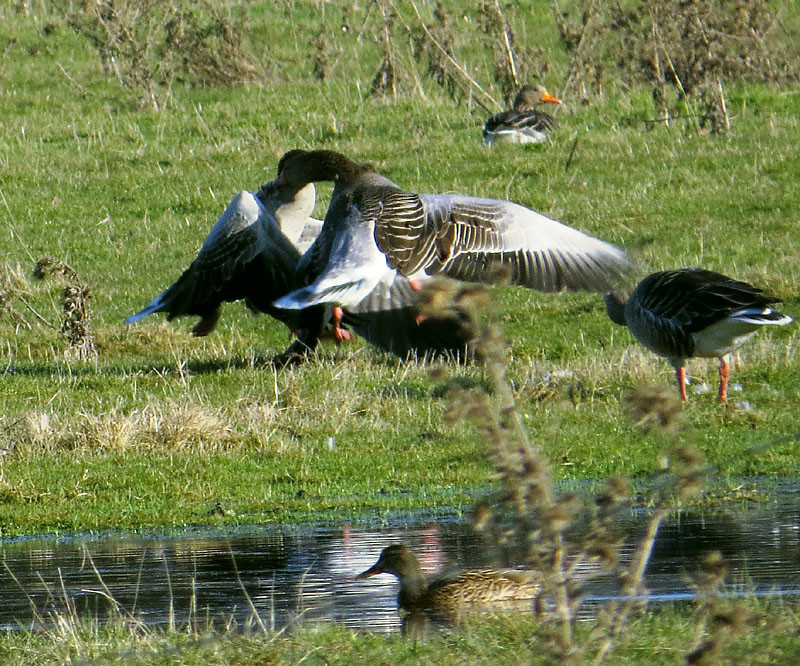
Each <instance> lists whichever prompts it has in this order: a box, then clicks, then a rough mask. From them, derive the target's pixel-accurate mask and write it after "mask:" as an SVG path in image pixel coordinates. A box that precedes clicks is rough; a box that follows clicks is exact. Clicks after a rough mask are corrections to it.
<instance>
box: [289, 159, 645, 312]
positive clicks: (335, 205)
mask: <svg viewBox="0 0 800 666" xmlns="http://www.w3.org/2000/svg"><path fill="white" fill-rule="evenodd" d="M320 180H333V181H334V182H335V186H334V190H333V195H332V197H331V202H330V206H329V207H328V212H327V213H326V215H325V220H324V222H323V226H322V231H321V232H320V234H319V236H318V237H317V240H316V241H315V242H314V244H313V245H312V246H311V247H310V248H309V250H308V252H306V254H305V255H304V256H303V258H302V259H301V260H300V262H299V263H298V283H300V284H305V285H306V286H304V287H301V288H300V289H297V290H295V291H293V292H291V293H289V294H287V295H285V296H283V297H281V298H279V299H278V300H277V301H276V302H275V305H276V306H277V307H280V308H287V309H303V308H308V307H309V306H312V305H318V304H322V303H329V304H334V305H338V306H343V307H345V308H354V307H357V306H358V304H359V303H360V302H361V301H362V300H363V299H364V298H365V297H366V296H367V295H368V294H369V293H370V292H372V290H373V289H375V287H376V285H378V284H379V283H381V282H387V283H391V281H392V280H393V279H394V277H395V276H396V275H397V273H400V274H402V275H405V276H406V277H408V278H409V280H410V281H411V284H412V285H415V286H418V285H419V284H420V283H421V282H422V281H424V280H425V279H427V278H428V277H429V276H431V275H435V274H442V275H445V276H448V277H451V278H454V279H457V280H464V281H469V282H494V281H496V277H497V276H496V272H497V271H496V270H495V269H497V268H499V267H501V266H505V267H507V268H508V269H509V270H510V282H511V283H512V284H515V285H521V286H524V287H528V288H530V289H536V290H539V291H545V292H557V291H561V290H562V289H570V290H582V289H583V290H591V291H604V290H607V289H609V287H607V286H606V285H610V284H614V283H615V282H616V281H617V279H618V277H619V276H620V275H621V274H622V273H623V272H625V271H626V270H627V269H628V268H629V267H630V263H629V260H628V258H627V256H626V255H625V253H624V252H623V251H622V250H620V249H618V248H616V247H614V246H613V245H610V244H609V243H606V242H604V241H601V240H598V239H596V238H593V237H591V236H588V235H586V234H584V233H583V232H581V231H578V230H577V229H573V228H571V227H568V226H566V225H564V224H561V223H560V222H556V221H555V220H551V219H549V218H547V217H545V216H544V215H540V214H539V213H536V212H534V211H532V210H530V209H528V208H525V207H524V206H521V205H519V204H516V203H512V202H510V201H501V200H497V199H482V198H478V197H471V196H464V195H457V194H446V195H437V194H414V193H411V192H404V191H403V190H401V189H400V188H399V187H398V186H397V185H395V184H394V183H392V182H391V181H390V180H388V179H387V178H384V177H383V176H381V175H380V174H379V173H378V172H377V171H375V169H374V168H373V167H372V166H371V165H369V164H356V163H355V162H353V161H352V160H350V159H348V158H347V157H345V156H344V155H341V154H339V153H335V152H332V151H326V150H317V151H311V152H307V151H303V150H294V151H290V152H289V153H287V154H286V155H284V156H283V158H282V159H281V161H280V163H279V165H278V177H277V179H276V180H275V183H279V184H281V185H284V184H285V185H287V186H291V187H294V188H298V187H302V185H304V184H305V183H307V182H315V181H320ZM611 288H613V287H611Z"/></svg>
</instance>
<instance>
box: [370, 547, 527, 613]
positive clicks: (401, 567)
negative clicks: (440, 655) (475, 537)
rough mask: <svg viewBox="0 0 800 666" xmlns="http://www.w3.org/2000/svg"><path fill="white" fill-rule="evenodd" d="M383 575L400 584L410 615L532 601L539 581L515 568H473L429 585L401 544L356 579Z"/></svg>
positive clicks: (401, 599)
mask: <svg viewBox="0 0 800 666" xmlns="http://www.w3.org/2000/svg"><path fill="white" fill-rule="evenodd" d="M382 573H388V574H392V575H393V576H396V577H397V579H398V580H399V581H400V592H399V594H398V596H397V603H398V606H399V607H400V609H401V610H403V611H409V612H416V611H432V612H435V613H442V614H452V613H456V612H459V611H460V610H462V609H464V608H467V607H481V606H482V607H489V606H492V605H497V604H503V603H506V602H514V601H524V600H531V601H532V600H533V599H535V598H536V597H537V596H538V595H539V593H540V592H541V579H540V577H539V576H538V574H536V572H534V571H521V570H515V569H475V570H470V571H464V572H461V573H459V574H455V575H452V576H446V577H444V578H437V579H436V580H434V581H432V582H430V583H428V582H427V581H426V580H425V576H424V575H423V573H422V569H421V568H420V565H419V560H418V559H417V556H416V555H415V554H414V552H413V551H412V550H411V549H410V548H408V547H407V546H404V545H400V544H395V545H392V546H388V547H386V548H384V549H383V551H382V552H381V555H380V558H379V559H378V561H377V562H376V563H375V564H373V565H372V566H371V567H370V568H369V569H367V570H366V571H364V572H362V573H360V574H359V575H358V576H357V577H356V580H364V579H365V578H370V577H372V576H377V575H378V574H382Z"/></svg>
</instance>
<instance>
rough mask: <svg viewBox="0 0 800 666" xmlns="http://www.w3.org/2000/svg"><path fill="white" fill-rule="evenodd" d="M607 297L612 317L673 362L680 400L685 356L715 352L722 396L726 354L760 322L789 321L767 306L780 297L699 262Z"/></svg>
mask: <svg viewBox="0 0 800 666" xmlns="http://www.w3.org/2000/svg"><path fill="white" fill-rule="evenodd" d="M605 301H606V308H607V310H608V316H609V317H610V318H611V320H612V321H613V322H615V323H617V324H620V325H622V326H627V327H628V328H629V329H630V331H631V333H633V336H634V337H635V338H636V339H637V340H638V341H639V342H641V343H642V344H643V345H644V346H645V347H647V348H648V349H649V350H650V351H652V352H654V353H656V354H658V355H659V356H664V357H666V358H667V360H668V361H669V362H670V363H671V364H672V366H673V367H674V368H675V372H676V375H677V378H678V388H679V389H680V394H681V399H682V400H684V401H687V400H688V398H687V395H686V370H685V367H684V365H685V361H686V359H687V358H692V357H695V356H699V357H703V358H719V399H720V401H721V402H725V401H726V400H727V399H728V375H729V371H730V369H729V366H728V361H727V359H726V358H725V357H726V356H727V355H728V354H729V353H731V352H732V351H735V350H736V349H738V348H739V347H741V346H742V345H743V344H744V343H745V342H747V340H749V339H750V338H751V337H752V336H753V335H754V334H755V332H756V331H757V330H758V329H759V328H760V327H761V326H767V325H778V326H782V325H784V324H788V323H790V322H791V321H792V318H791V317H787V316H786V315H783V314H781V313H780V312H776V311H775V310H773V309H772V308H771V307H770V305H771V304H772V303H780V302H781V300H780V299H779V298H776V297H775V296H771V295H769V294H767V293H765V292H764V291H763V290H761V289H759V288H758V287H754V286H752V285H750V284H747V283H746V282H740V281H739V280H734V279H732V278H729V277H726V276H725V275H721V274H720V273H715V272H713V271H707V270H704V269H702V268H680V269H677V270H671V271H660V272H658V273H653V274H652V275H648V276H647V277H646V278H644V280H642V281H641V282H640V283H639V284H638V286H637V287H636V289H634V291H633V293H632V294H631V296H630V298H628V299H627V301H625V300H624V299H623V298H622V297H621V296H620V295H619V294H617V293H609V294H606V295H605Z"/></svg>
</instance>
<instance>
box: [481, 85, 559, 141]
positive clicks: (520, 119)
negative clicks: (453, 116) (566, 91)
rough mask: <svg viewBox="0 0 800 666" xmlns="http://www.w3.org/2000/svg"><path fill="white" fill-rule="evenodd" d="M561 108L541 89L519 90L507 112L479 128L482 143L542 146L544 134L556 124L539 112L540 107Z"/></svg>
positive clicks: (532, 87)
mask: <svg viewBox="0 0 800 666" xmlns="http://www.w3.org/2000/svg"><path fill="white" fill-rule="evenodd" d="M544 103H549V104H561V100H560V99H558V98H557V97H554V96H553V95H551V94H550V93H549V92H547V90H545V88H544V86H539V85H527V86H523V87H522V88H521V89H520V91H519V92H518V93H517V96H516V97H515V98H514V104H513V105H512V108H511V109H510V110H508V111H503V112H501V113H497V114H495V115H493V116H492V117H491V118H489V120H487V121H486V123H485V124H484V126H483V142H484V143H485V144H488V145H493V144H495V143H543V142H545V141H547V135H548V132H550V131H552V130H554V129H555V128H556V127H557V126H558V123H557V122H556V119H555V118H553V116H551V115H550V114H549V113H545V112H544V111H539V109H538V108H537V107H538V106H539V105H540V104H544Z"/></svg>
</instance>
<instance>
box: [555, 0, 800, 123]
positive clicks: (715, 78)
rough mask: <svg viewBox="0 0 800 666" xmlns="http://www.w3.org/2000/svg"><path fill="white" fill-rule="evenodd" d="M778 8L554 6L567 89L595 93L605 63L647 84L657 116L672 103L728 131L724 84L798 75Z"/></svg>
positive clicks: (658, 1)
mask: <svg viewBox="0 0 800 666" xmlns="http://www.w3.org/2000/svg"><path fill="white" fill-rule="evenodd" d="M779 11H780V10H779V9H776V8H775V7H774V6H773V3H770V2H769V1H768V0H742V1H741V2H696V1H693V0H682V1H681V2H677V3H676V2H675V1H674V0H644V1H643V2H639V3H635V4H633V5H630V4H623V3H620V2H610V3H602V2H597V1H596V0H593V1H591V2H588V3H585V4H584V5H583V6H579V7H577V8H576V9H574V10H572V11H571V12H570V11H560V10H558V9H557V10H556V23H557V25H558V28H559V32H560V35H561V41H562V43H563V44H564V46H565V47H566V49H567V50H568V52H569V53H570V55H571V61H572V62H571V66H570V75H569V78H568V87H570V86H571V87H576V88H579V90H580V94H581V95H582V96H583V97H584V99H586V97H587V96H588V95H589V94H591V92H592V91H594V92H595V93H598V92H600V93H601V92H602V86H603V84H604V79H606V78H609V77H608V72H607V71H606V70H607V68H608V66H609V65H611V66H612V67H614V68H615V74H616V76H618V77H619V79H621V81H622V82H623V83H624V84H625V85H627V86H631V87H636V86H640V85H645V86H648V87H649V88H650V89H651V91H652V95H653V100H654V101H655V103H656V107H657V108H658V109H660V110H661V112H662V118H660V119H659V120H660V121H662V122H664V123H669V122H670V120H671V119H672V118H673V117H674V116H675V115H679V112H677V111H676V110H675V106H676V104H677V105H680V106H682V108H683V111H682V113H683V115H684V116H685V117H688V118H689V119H690V121H691V122H692V123H693V124H694V125H695V126H696V127H697V128H698V129H699V128H701V127H704V128H706V129H709V130H711V131H712V132H717V131H721V130H725V129H728V128H729V127H730V116H729V113H728V109H727V104H726V100H725V85H727V84H729V83H731V82H735V81H740V80H747V81H786V80H793V81H794V80H797V78H798V76H800V63H799V62H798V52H797V49H796V48H795V47H794V45H792V44H791V42H787V41H786V40H785V39H783V38H779V30H778V28H779V26H780V15H779ZM671 91H674V92H671Z"/></svg>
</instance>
